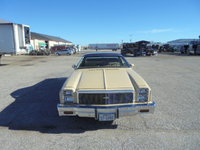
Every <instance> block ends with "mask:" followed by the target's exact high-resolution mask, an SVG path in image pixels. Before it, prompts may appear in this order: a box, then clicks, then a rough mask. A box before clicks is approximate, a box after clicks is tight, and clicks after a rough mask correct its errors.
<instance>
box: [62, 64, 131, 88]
mask: <svg viewBox="0 0 200 150" xmlns="http://www.w3.org/2000/svg"><path fill="white" fill-rule="evenodd" d="M65 88H67V89H70V88H71V89H75V90H95V89H96V90H118V89H120V90H121V89H134V87H133V85H132V82H131V79H130V77H129V73H128V71H127V69H125V68H122V69H121V68H120V69H118V68H116V69H115V68H106V69H78V70H76V71H75V72H74V73H73V74H72V75H71V76H70V78H69V79H68V80H67V82H66V85H65Z"/></svg>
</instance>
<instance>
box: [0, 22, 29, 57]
mask: <svg viewBox="0 0 200 150" xmlns="http://www.w3.org/2000/svg"><path fill="white" fill-rule="evenodd" d="M30 39H31V37H30V27H29V26H28V25H24V24H16V23H13V22H9V21H6V20H2V19H0V53H9V54H24V53H27V52H28V47H29V46H30Z"/></svg>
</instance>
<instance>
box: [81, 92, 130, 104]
mask: <svg viewBox="0 0 200 150" xmlns="http://www.w3.org/2000/svg"><path fill="white" fill-rule="evenodd" d="M132 102H133V93H79V104H87V105H95V104H96V105H98V104H99V105H105V104H123V103H132Z"/></svg>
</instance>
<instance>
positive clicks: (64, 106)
mask: <svg viewBox="0 0 200 150" xmlns="http://www.w3.org/2000/svg"><path fill="white" fill-rule="evenodd" d="M142 106H151V107H155V106H156V103H155V102H152V103H150V104H132V105H119V106H116V105H115V106H79V105H76V106H66V105H63V104H58V105H57V107H58V108H91V109H110V108H129V107H142Z"/></svg>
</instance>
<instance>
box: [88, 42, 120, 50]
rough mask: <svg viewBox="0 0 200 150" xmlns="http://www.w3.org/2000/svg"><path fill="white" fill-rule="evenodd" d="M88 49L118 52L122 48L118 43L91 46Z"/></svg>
mask: <svg viewBox="0 0 200 150" xmlns="http://www.w3.org/2000/svg"><path fill="white" fill-rule="evenodd" d="M88 48H90V49H96V50H101V49H102V50H103V49H111V50H113V51H116V50H117V49H119V48H120V45H119V44H118V43H102V44H89V45H88Z"/></svg>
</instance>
